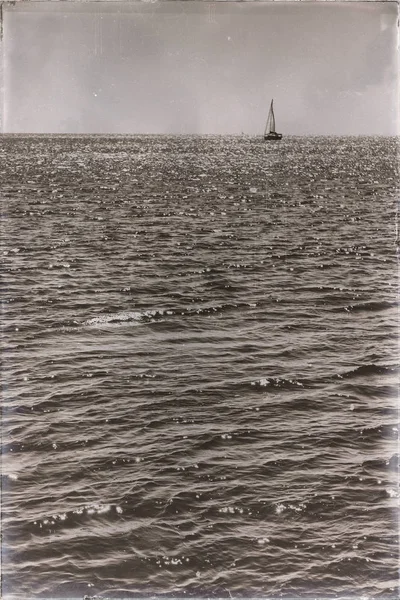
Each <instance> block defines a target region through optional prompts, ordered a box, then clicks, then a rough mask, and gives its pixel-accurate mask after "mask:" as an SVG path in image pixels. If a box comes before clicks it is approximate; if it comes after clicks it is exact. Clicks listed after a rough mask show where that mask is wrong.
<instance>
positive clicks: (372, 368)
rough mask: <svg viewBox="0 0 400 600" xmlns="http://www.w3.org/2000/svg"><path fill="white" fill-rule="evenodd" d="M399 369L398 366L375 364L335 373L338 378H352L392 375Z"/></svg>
mask: <svg viewBox="0 0 400 600" xmlns="http://www.w3.org/2000/svg"><path fill="white" fill-rule="evenodd" d="M399 370H400V367H399V366H386V365H377V364H374V363H373V364H368V365H361V366H359V367H356V368H355V369H351V370H350V371H345V372H344V373H340V374H337V375H336V377H338V378H339V379H352V378H356V377H364V376H369V375H394V374H396V373H398V372H399Z"/></svg>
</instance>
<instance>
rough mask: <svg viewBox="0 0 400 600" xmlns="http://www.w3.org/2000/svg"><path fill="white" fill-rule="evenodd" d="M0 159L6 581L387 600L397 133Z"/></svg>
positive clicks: (27, 585) (6, 144)
mask: <svg viewBox="0 0 400 600" xmlns="http://www.w3.org/2000/svg"><path fill="white" fill-rule="evenodd" d="M0 154H1V162H2V173H1V196H2V236H1V243H2V249H1V255H2V262H3V269H2V270H3V282H4V283H3V301H2V316H3V319H2V320H3V328H2V330H3V331H2V336H3V351H2V357H3V404H2V419H3V426H2V431H3V436H2V462H3V466H2V500H3V506H2V527H3V540H2V561H3V581H2V584H3V598H5V599H7V600H8V599H11V598H14V599H16V598H21V599H22V598H23V599H24V600H27V599H31V598H35V599H36V598H64V599H67V598H68V599H69V598H77V599H78V598H79V599H82V598H83V597H84V596H87V597H95V596H96V597H98V598H139V597H142V598H143V597H163V598H184V597H188V598H190V597H192V598H194V597H196V598H263V599H274V598H318V599H321V598H344V597H353V598H354V597H357V598H387V599H389V598H393V599H394V598H398V595H399V580H398V564H399V539H398V506H399V505H398V502H399V500H398V497H399V493H398V468H397V458H396V455H397V452H398V387H397V386H398V335H397V326H398V309H397V291H398V290H397V285H398V281H397V264H398V263H397V254H396V250H397V246H396V237H397V232H396V210H397V209H396V203H397V199H398V175H399V173H398V141H397V140H396V139H395V138H379V137H376V138H372V137H371V138H368V137H354V138H351V137H347V138H345V137H343V138H340V137H337V138H334V137H332V138H324V137H310V138H301V137H288V138H284V139H283V140H282V141H281V142H278V143H273V142H272V143H269V144H265V143H263V142H262V140H261V139H260V138H256V137H246V136H242V137H233V136H232V137H229V136H228V137H213V136H203V137H200V136H199V137H196V136H67V135H65V136H62V135H56V136H50V135H49V136H44V135H42V136H39V135H37V136H35V135H31V136H24V135H3V136H2V137H1V139H0Z"/></svg>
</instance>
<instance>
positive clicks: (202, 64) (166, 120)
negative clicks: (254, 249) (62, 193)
mask: <svg viewBox="0 0 400 600" xmlns="http://www.w3.org/2000/svg"><path fill="white" fill-rule="evenodd" d="M397 18H398V8H397V5H396V3H395V2H373V3H372V2H366V3H361V2H357V3H336V2H335V3H326V2H325V3H324V2H321V3H317V2H313V3H293V4H292V3H288V2H285V3H283V2H281V3H254V2H246V3H243V2H218V3H208V2H200V1H197V2H191V1H183V2H179V1H174V2H172V1H171V2H165V0H164V1H163V2H140V3H139V2H138V3H136V2H131V3H129V4H128V3H126V4H125V3H119V2H118V3H116V2H101V3H99V2H96V3H66V2H52V3H47V2H41V3H35V4H34V5H32V4H29V3H27V4H26V3H18V2H17V3H16V4H15V6H10V5H6V6H5V9H4V49H5V63H4V64H5V74H4V75H5V79H4V82H5V118H4V131H6V132H38V133H41V132H68V133H83V132H97V133H106V132H110V133H218V134H223V133H233V134H240V133H242V132H243V133H248V134H261V133H262V132H263V129H264V125H265V121H266V117H267V113H268V108H269V103H270V100H271V98H272V97H273V98H274V103H275V112H276V120H277V131H279V132H282V133H283V134H285V135H290V134H294V135H301V134H338V135H357V134H382V135H390V134H395V133H396V132H397V129H398V127H397V122H396V118H397V116H398V115H397V114H396V110H397V84H398V65H397V64H396V44H397V25H396V24H397Z"/></svg>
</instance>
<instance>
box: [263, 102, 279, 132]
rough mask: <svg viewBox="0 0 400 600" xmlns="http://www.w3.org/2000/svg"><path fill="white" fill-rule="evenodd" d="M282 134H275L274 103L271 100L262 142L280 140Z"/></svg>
mask: <svg viewBox="0 0 400 600" xmlns="http://www.w3.org/2000/svg"><path fill="white" fill-rule="evenodd" d="M281 139H282V134H281V133H276V131H275V115H274V101H273V100H271V106H270V107H269V113H268V119H267V124H266V125H265V131H264V140H265V141H269V140H281Z"/></svg>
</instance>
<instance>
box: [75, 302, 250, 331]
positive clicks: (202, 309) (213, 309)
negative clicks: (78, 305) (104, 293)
mask: <svg viewBox="0 0 400 600" xmlns="http://www.w3.org/2000/svg"><path fill="white" fill-rule="evenodd" d="M256 306H257V303H254V302H253V303H252V302H235V303H222V304H213V305H206V306H199V307H197V308H182V309H179V308H173V309H154V310H143V311H139V310H138V311H127V312H118V313H115V314H105V315H98V316H96V317H92V318H90V319H87V320H86V321H84V323H83V324H84V325H85V326H89V327H96V326H104V325H106V326H107V325H115V324H125V323H130V322H144V323H149V322H155V321H160V320H162V319H165V318H167V317H175V316H183V317H191V316H197V315H199V316H201V315H212V314H218V313H224V312H228V311H231V310H237V309H243V308H255V307H256ZM75 323H76V321H75Z"/></svg>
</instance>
